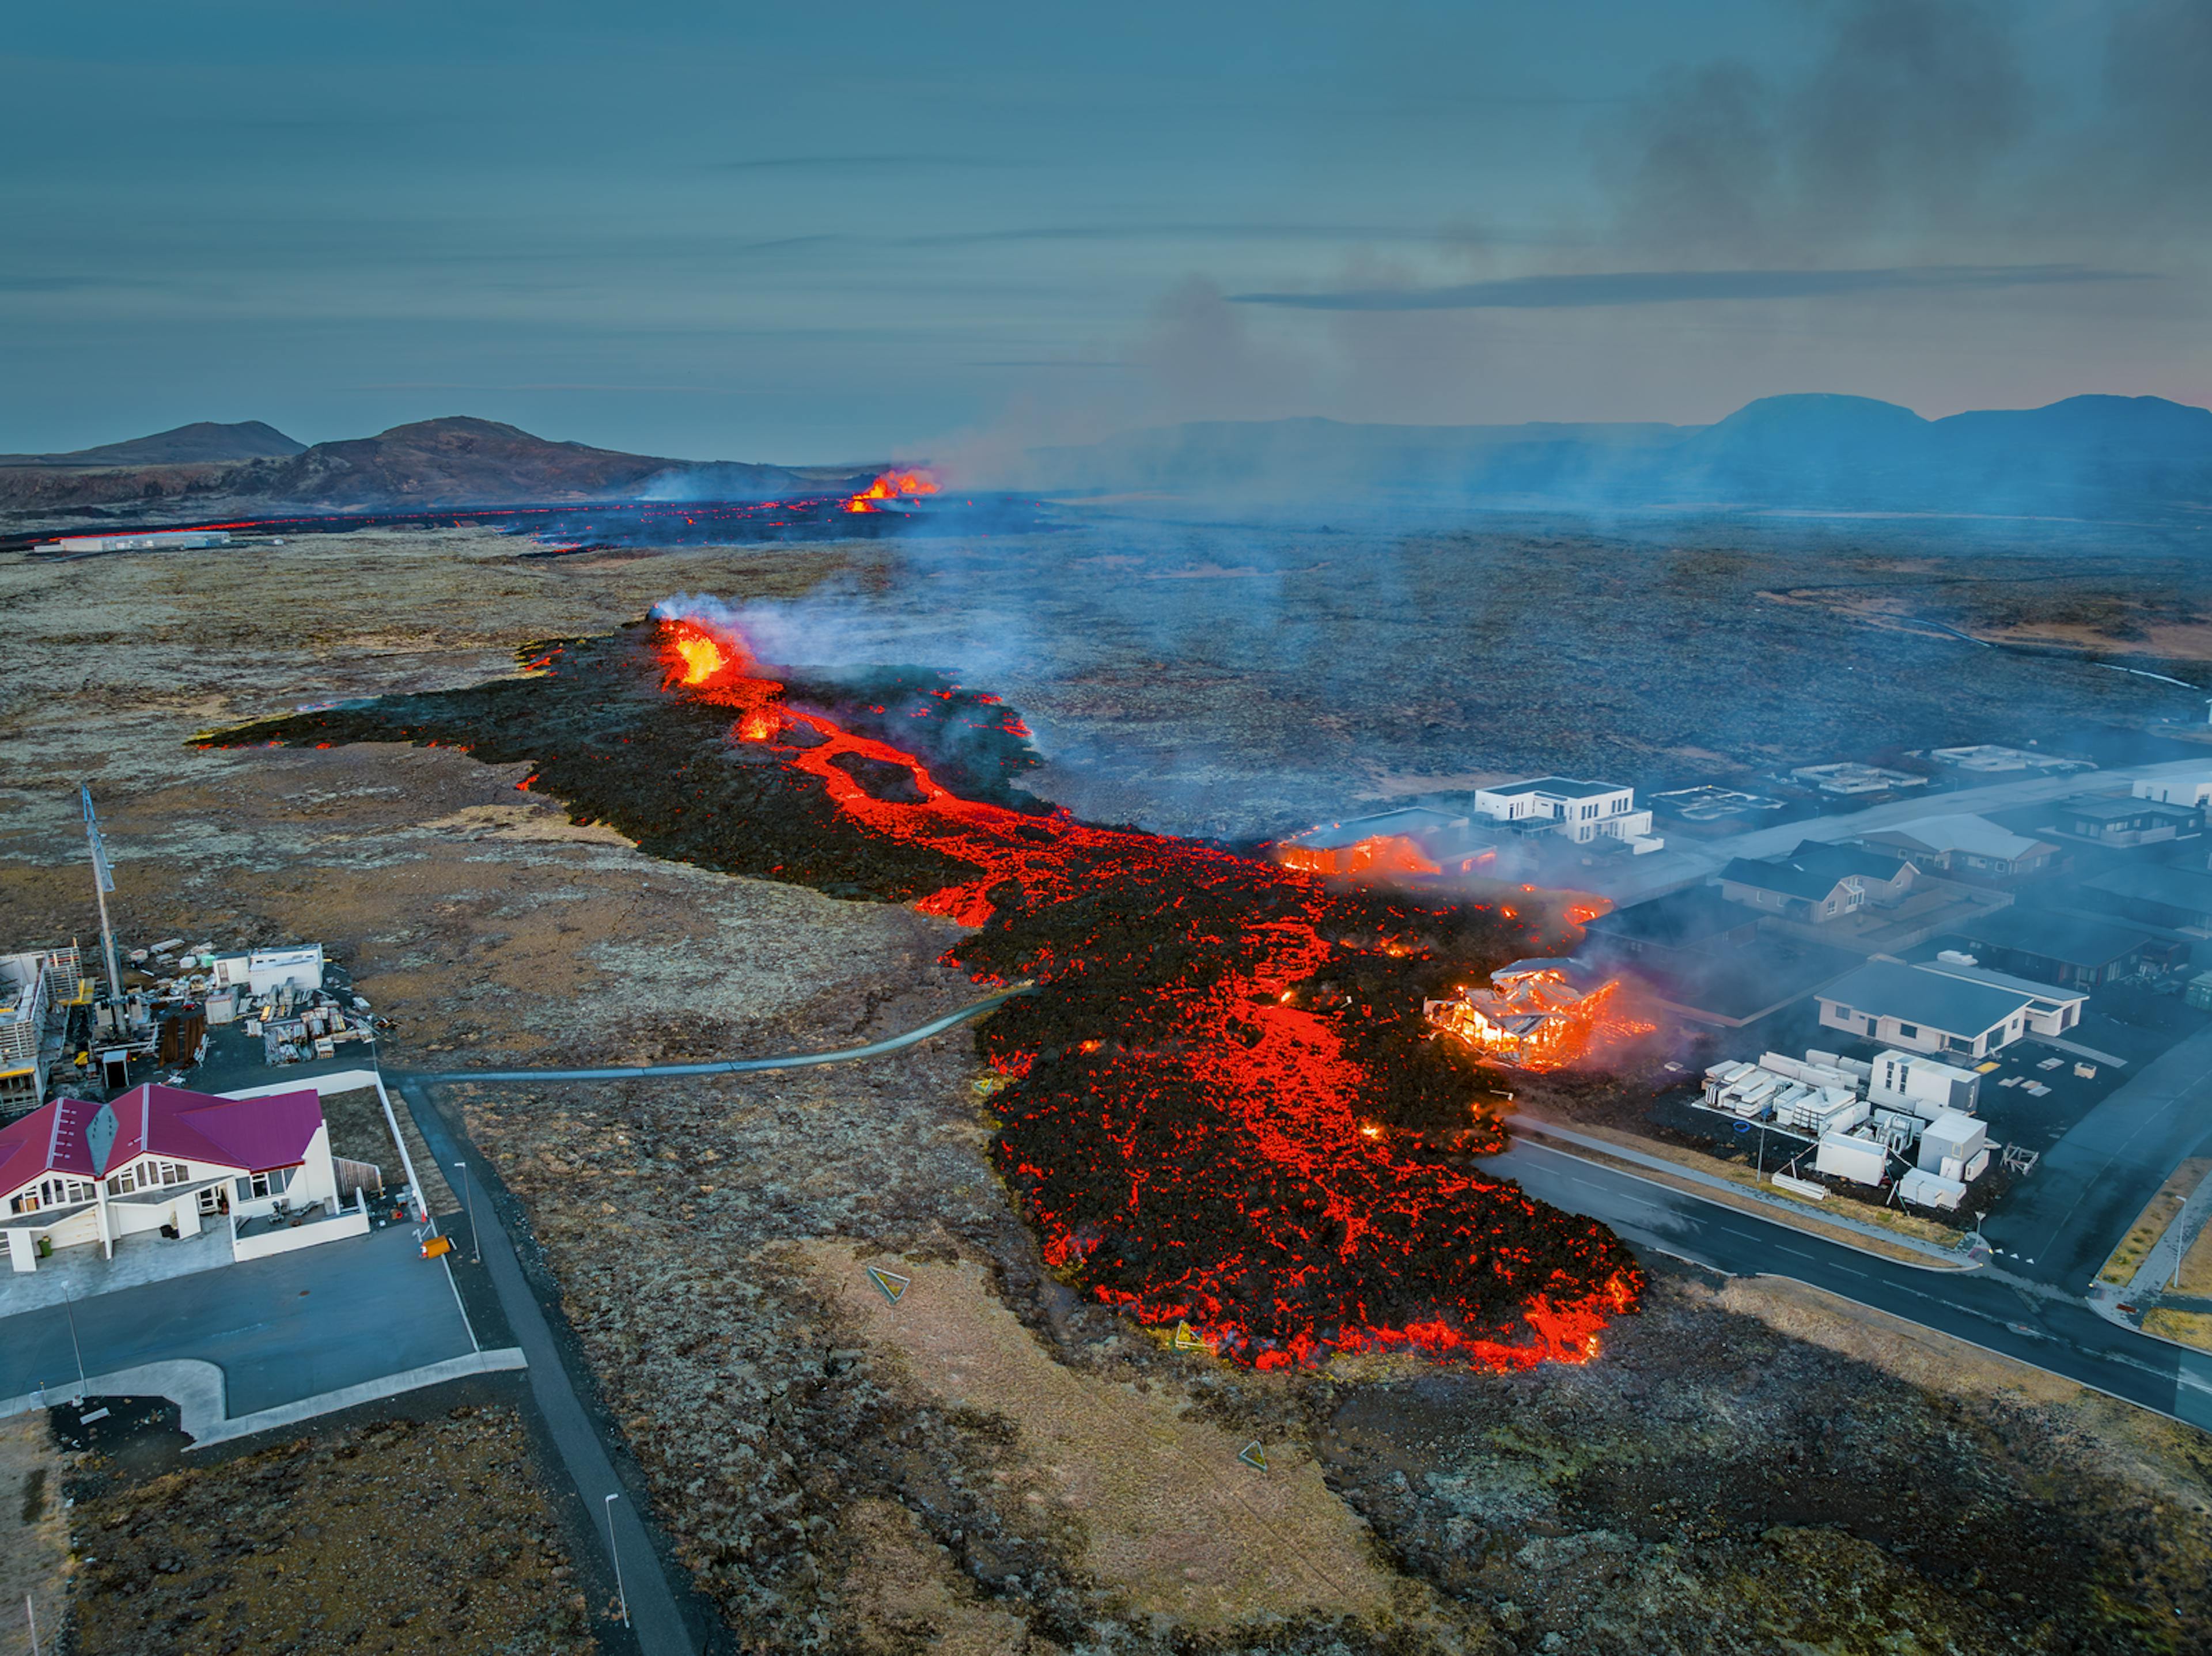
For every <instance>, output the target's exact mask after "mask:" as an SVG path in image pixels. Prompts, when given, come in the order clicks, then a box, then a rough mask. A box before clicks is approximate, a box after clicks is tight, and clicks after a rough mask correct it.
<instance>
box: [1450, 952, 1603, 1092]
mask: <svg viewBox="0 0 2212 1656" xmlns="http://www.w3.org/2000/svg"><path fill="white" fill-rule="evenodd" d="M1582 974H1583V968H1581V967H1580V966H1579V965H1578V964H1577V962H1575V961H1569V960H1525V961H1514V962H1513V963H1512V964H1511V965H1510V966H1501V967H1499V968H1498V969H1497V970H1496V971H1495V972H1492V974H1490V983H1489V985H1488V986H1487V987H1485V988H1475V987H1473V986H1468V987H1467V988H1463V989H1462V990H1461V991H1460V992H1459V993H1458V994H1457V995H1456V996H1455V998H1451V999H1449V1000H1431V1001H1425V1002H1423V1003H1422V1005H1421V1010H1422V1012H1423V1014H1424V1015H1425V1016H1426V1017H1427V1018H1428V1021H1429V1022H1430V1023H1431V1025H1433V1026H1434V1027H1435V1028H1437V1030H1438V1031H1439V1032H1441V1033H1443V1034H1448V1035H1451V1036H1454V1037H1455V1038H1456V1039H1458V1040H1463V1041H1465V1042H1466V1043H1467V1044H1468V1046H1472V1047H1474V1049H1475V1051H1476V1052H1479V1053H1480V1054H1481V1055H1482V1056H1484V1057H1486V1058H1490V1059H1496V1060H1497V1061H1498V1062H1499V1063H1501V1064H1510V1065H1514V1066H1515V1067H1516V1068H1518V1069H1523V1070H1555V1069H1557V1068H1559V1066H1560V1065H1563V1064H1571V1063H1573V1062H1574V1060H1575V1059H1578V1058H1580V1057H1581V1056H1582V1055H1583V1052H1585V1051H1586V1050H1588V1048H1589V1044H1590V1041H1591V1039H1592V1038H1593V1037H1594V1036H1595V1035H1596V1034H1598V1033H1599V1032H1600V1031H1601V1030H1602V1029H1606V1028H1609V1027H1610V1026H1611V1024H1612V1023H1613V1022H1614V1021H1615V1020H1613V1019H1612V1018H1611V1017H1610V1016H1609V1015H1608V1008H1609V1005H1610V1003H1611V1002H1612V999H1613V996H1614V994H1615V993H1616V992H1618V991H1619V990H1620V983H1619V982H1618V981H1617V980H1612V979H1608V980H1606V981H1604V982H1602V983H1599V984H1596V985H1595V986H1590V987H1587V988H1585V987H1583V986H1581V984H1580V983H1578V982H1577V979H1578V978H1580V977H1581V976H1582ZM1639 1027H1640V1026H1639Z"/></svg>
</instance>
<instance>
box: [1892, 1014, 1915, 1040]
mask: <svg viewBox="0 0 2212 1656" xmlns="http://www.w3.org/2000/svg"><path fill="white" fill-rule="evenodd" d="M1897 1038H1898V1039H1899V1040H1919V1039H1920V1026H1919V1025H1918V1024H1917V1023H1907V1022H1905V1021H1904V1020H1903V1019H1899V1021H1898V1025H1897Z"/></svg>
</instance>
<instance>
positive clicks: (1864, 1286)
mask: <svg viewBox="0 0 2212 1656" xmlns="http://www.w3.org/2000/svg"><path fill="white" fill-rule="evenodd" d="M1484 1165H1485V1166H1486V1167H1487V1168H1490V1169H1491V1170H1492V1171H1493V1172H1496V1173H1500V1174H1504V1175H1505V1176H1506V1177H1508V1178H1510V1179H1514V1180H1518V1181H1519V1183H1520V1185H1521V1187H1522V1189H1524V1190H1526V1191H1527V1192H1528V1193H1529V1194H1530V1195H1531V1196H1534V1197H1537V1198H1541V1199H1542V1200H1544V1201H1547V1202H1549V1203H1551V1204H1553V1206H1554V1207H1559V1208H1565V1209H1566V1210H1568V1211H1569V1212H1571V1213H1581V1214H1587V1215H1588V1216H1590V1217H1591V1218H1593V1219H1599V1220H1602V1221H1603V1222H1605V1223H1607V1224H1608V1225H1610V1226H1611V1227H1612V1228H1613V1229H1614V1230H1616V1231H1618V1232H1619V1233H1620V1235H1621V1236H1622V1237H1623V1238H1625V1239H1626V1240H1628V1241H1629V1242H1632V1243H1633V1244H1636V1245H1638V1247H1647V1248H1655V1249H1656V1250H1658V1251H1659V1252H1660V1253H1670V1254H1673V1255H1674V1257H1675V1258H1677V1259H1688V1260H1690V1261H1692V1263H1693V1264H1697V1265H1705V1266H1707V1267H1709V1268H1711V1269H1712V1270H1715V1271H1724V1272H1726V1273H1727V1274H1728V1275H1729V1276H1732V1277H1749V1276H1754V1275H1765V1276H1770V1277H1794V1278H1796V1280H1797V1281H1799V1282H1802V1283H1810V1284H1811V1285H1812V1286H1813V1287H1814V1288H1820V1289H1826V1290H1827V1291H1828V1292H1829V1293H1831V1294H1835V1295H1841V1296H1842V1297H1843V1298H1844V1299H1847V1300H1856V1301H1858V1302H1859V1303H1860V1304H1861V1305H1865V1306H1870V1307H1874V1308H1875V1310H1877V1311H1884V1312H1887V1313H1889V1314H1890V1315H1892V1316H1894V1317H1901V1318H1903V1319H1905V1320H1907V1321H1909V1322H1916V1323H1919V1324H1922V1325H1924V1326H1926V1327H1929V1328H1933V1329H1936V1330H1937V1331H1940V1332H1942V1333H1945V1334H1949V1335H1952V1336H1954V1337H1955V1338H1959V1339H1962V1340H1966V1341H1970V1342H1971V1343H1972V1344H1975V1345H1978V1346H1982V1347H1984V1348H1985V1349H1987V1350H1991V1351H1995V1352H1998V1353H2000V1354H2002V1356H2008V1357H2014V1358H2016V1359H2018V1360H2019V1361H2020V1362H2027V1363H2033V1365H2035V1367H2037V1368H2045V1369H2048V1370H2050V1371H2051V1373H2052V1374H2059V1375H2063V1376H2064V1377H2065V1378H2066V1379H2068V1380H2078V1381H2079V1382H2081V1384H2082V1385H2084V1386H2093V1387H2095V1388H2096V1389H2097V1390H2098V1391H2100V1392H2109V1393H2111V1394H2112V1396H2114V1397H2116V1398H2124V1399H2125V1400H2127V1401H2128V1402H2130V1403H2134V1404H2141V1405H2142V1406H2143V1407H2145V1408H2148V1409H2154V1410H2158V1411H2159V1412H2160V1414H2164V1415H2171V1416H2174V1417H2175V1418H2176V1419H2179V1420H2183V1421H2186V1422H2189V1423H2190V1424H2191V1425H2192V1426H2198V1427H2203V1428H2205V1429H2208V1430H2212V1356H2208V1355H2205V1354H2203V1353H2199V1352H2195V1351H2191V1350H2185V1349H2184V1348H2182V1347H2180V1346H2176V1345H2170V1344H2167V1343H2166V1342H2165V1341H2164V1340H2158V1339H2153V1338H2150V1337H2149V1336H2148V1335H2144V1334H2138V1333H2136V1331H2134V1330H2132V1329H2130V1328H2125V1327H2122V1326H2121V1325H2118V1324H2116V1323H2113V1322H2111V1321H2108V1320H2107V1319H2105V1318H2103V1317H2100V1316H2099V1315H2098V1314H2097V1313H2095V1312H2093V1311H2092V1310H2091V1309H2090V1308H2089V1307H2088V1306H2087V1305H2086V1304H2085V1303H2083V1301H2081V1300H2080V1299H2078V1298H2076V1297H2075V1295H2073V1294H2071V1293H2069V1292H2066V1291H2064V1290H2062V1289H2057V1288H2054V1287H2052V1286H2051V1285H2050V1284H2048V1283H2039V1282H2035V1281H2033V1280H2031V1279H2029V1278H2027V1277H2021V1276H2016V1275H2015V1274H2014V1273H2012V1272H2011V1271H2001V1270H1997V1269H1995V1268H1985V1269H1983V1270H1980V1271H1925V1270H1922V1269H1920V1268H1919V1267H1917V1266H1914V1265H1897V1264H1893V1263H1892V1262H1891V1261H1889V1260H1887V1259H1882V1258H1881V1257H1880V1256H1878V1255H1875V1254H1872V1253H1861V1252H1859V1251H1858V1250H1857V1248H1850V1247H1840V1246H1838V1244H1836V1243H1833V1242H1829V1241H1826V1240H1822V1239H1821V1238H1820V1237H1818V1236H1814V1235H1812V1234H1809V1233H1808V1232H1805V1231H1802V1230H1799V1229H1797V1228H1796V1227H1794V1226H1791V1225H1787V1224H1784V1223H1782V1222H1779V1221H1776V1220H1769V1219H1764V1218H1761V1217H1759V1216H1758V1215H1756V1214H1753V1213H1748V1212H1746V1211H1743V1210H1740V1209H1737V1208H1733V1207H1724V1206H1722V1205H1719V1204H1715V1203H1711V1202H1705V1201H1702V1200H1700V1199H1699V1198H1696V1197H1694V1196H1691V1195H1689V1194H1688V1193H1687V1192H1681V1191H1678V1190H1676V1189H1674V1187H1672V1186H1664V1185H1656V1184H1651V1183H1650V1182H1648V1181H1646V1180H1642V1179H1638V1178H1636V1177H1635V1176H1633V1175H1632V1174H1626V1173H1622V1172H1620V1171H1618V1170H1616V1169H1614V1168H1607V1167H1601V1166H1599V1165H1597V1164H1596V1163H1595V1162H1585V1161H1583V1160H1582V1159H1581V1158H1579V1157H1577V1156H1571V1155H1569V1154H1567V1153H1566V1152H1565V1151H1564V1150H1559V1149H1553V1148H1552V1147H1551V1146H1550V1145H1547V1144H1542V1143H1536V1142H1534V1140H1530V1139H1525V1138H1524V1139H1521V1140H1518V1141H1516V1143H1514V1144H1513V1146H1512V1148H1510V1149H1508V1150H1506V1151H1505V1152H1504V1154H1502V1155H1499V1156H1489V1157H1486V1158H1485V1160H1484Z"/></svg>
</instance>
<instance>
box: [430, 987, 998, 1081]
mask: <svg viewBox="0 0 2212 1656" xmlns="http://www.w3.org/2000/svg"><path fill="white" fill-rule="evenodd" d="M1035 993H1036V986H1034V985H1031V984H1024V985H1023V986H1020V987H1019V988H1015V989H1001V990H1000V991H999V992H998V993H997V994H995V995H986V996H984V997H983V998H982V999H981V1000H972V1001H969V1003H968V1004H966V1005H965V1006H960V1007H955V1008H954V1009H953V1010H951V1011H950V1012H947V1013H945V1014H944V1015H943V1016H940V1017H933V1018H932V1019H930V1021H929V1022H927V1023H923V1024H918V1025H916V1026H915V1028H911V1029H908V1030H906V1031H905V1032H903V1033H902V1034H896V1035H885V1036H884V1038H883V1039H882V1040H872V1041H870V1042H868V1044H867V1045H866V1046H841V1047H838V1048H837V1049H836V1051H834V1052H786V1053H783V1054H781V1056H779V1057H775V1058H725V1059H712V1060H710V1061H708V1062H707V1063H703V1064H641V1065H634V1066H632V1067H630V1068H628V1069H617V1070H424V1071H406V1072H402V1071H392V1072H391V1073H392V1074H393V1075H394V1076H398V1077H401V1078H402V1079H403V1080H404V1081H410V1082H441V1081H470V1082H486V1081H630V1080H635V1079H636V1078H637V1077H641V1076H721V1075H744V1074H749V1073H750V1072H752V1071H757V1070H805V1069H811V1068H812V1067H813V1066H814V1065H817V1064H846V1063H849V1062H851V1061H852V1060H853V1059H860V1058H881V1057H882V1056H883V1055H884V1053H886V1052H897V1051H898V1050H899V1049H900V1048H902V1047H905V1046H913V1045H914V1044H915V1042H917V1041H922V1040H928V1039H929V1038H930V1037H931V1036H932V1035H938V1034H944V1033H945V1031H946V1030H947V1029H950V1028H953V1027H954V1026H956V1025H957V1024H962V1023H965V1022H967V1021H968V1020H969V1018H974V1017H981V1016H983V1015H984V1014H985V1013H987V1012H994V1011H996V1010H998V1009H999V1008H1000V1007H1001V1006H1003V1005H1005V1004H1006V1002H1008V1001H1010V1000H1012V999H1013V998H1015V997H1016V996H1018V995H1033V994H1035Z"/></svg>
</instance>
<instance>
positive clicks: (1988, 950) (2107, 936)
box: [1962, 907, 2187, 989]
mask: <svg viewBox="0 0 2212 1656" xmlns="http://www.w3.org/2000/svg"><path fill="white" fill-rule="evenodd" d="M1962 935H1963V936H1964V938H1965V940H1966V943H1967V944H1968V945H1969V946H1970V947H1971V948H1972V949H1973V951H1974V955H1975V956H1976V958H1977V959H1978V960H1979V961H1981V962H1982V964H1984V965H1985V966H1990V967H1994V968H1996V969H1997V970H1998V971H2000V972H2009V973H2012V974H2015V975H2016V976H2019V977H2023V978H2033V979H2036V980H2039V981H2041V982H2044V983H2056V984H2063V985H2065V986H2068V987H2069V988H2075V989H2093V988H2095V987H2096V986H2098V985H2099V984H2100V983H2110V982H2112V980H2114V979H2115V978H2124V977H2131V976H2133V975H2134V974H2136V973H2138V972H2140V971H2142V970H2143V969H2144V968H2145V967H2147V966H2153V965H2164V964H2166V963H2168V962H2169V961H2170V960H2171V957H2172V950H2173V949H2186V947H2187V945H2186V944H2173V945H2170V946H2169V945H2165V944H2161V943H2159V941H2158V940H2157V939H2156V938H2154V937H2152V936H2151V935H2150V934H2149V933H2148V932H2147V931H2136V930H2135V929H2134V928H2133V927H2132V926H2125V925H2113V924H2112V923H2111V922H2109V921H2106V920H2091V919H2081V917H2080V916H2078V915H2074V914H2057V913H2050V912H2049V911H2047V910H2042V909H2033V908H2021V907H2011V908H2000V909H1996V910H1993V911H1991V912H1990V913H1983V914H1977V915H1975V916H1974V917H1973V919H1972V920H1971V921H1970V922H1969V923H1968V924H1967V925H1966V926H1965V927H1964V928H1962Z"/></svg>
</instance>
